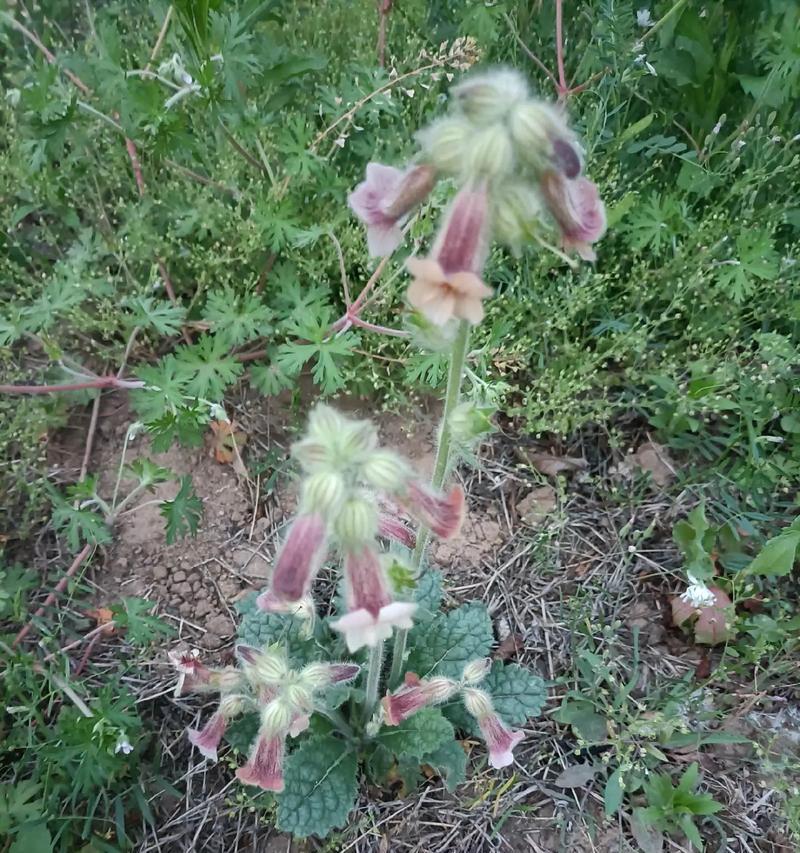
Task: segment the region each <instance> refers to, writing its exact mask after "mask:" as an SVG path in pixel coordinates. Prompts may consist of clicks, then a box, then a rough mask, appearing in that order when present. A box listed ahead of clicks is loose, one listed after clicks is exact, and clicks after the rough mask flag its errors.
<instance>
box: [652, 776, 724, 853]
mask: <svg viewBox="0 0 800 853" xmlns="http://www.w3.org/2000/svg"><path fill="white" fill-rule="evenodd" d="M698 781H699V768H698V765H697V762H694V763H693V764H691V765H689V767H688V768H687V769H686V770H685V771H684V773H683V775H682V776H681V778H680V781H679V782H678V784H677V785H676V786H673V784H672V780H671V779H670V777H669V776H667V775H666V774H661V773H660V774H657V775H655V776H653V777H652V778H651V779H649V780H648V781H647V782H645V784H644V793H645V796H646V798H647V806H646V807H645V808H641V809H637V810H636V812H635V814H636V817H637V819H638V821H639V822H640V823H641V824H643V825H644V826H645V827H648V828H652V829H655V830H659V831H662V832H676V833H681V834H683V835H685V836H686V838H687V839H688V840H689V843H690V844H691V845H692V847H693V848H694V849H695V850H703V849H704V845H703V839H702V838H701V836H700V833H699V831H698V829H697V826H696V825H695V822H694V820H695V817H703V816H707V815H713V814H716V813H717V812H718V811H719V810H720V809H721V808H722V804H721V803H718V802H716V801H715V800H714V798H713V797H712V796H711V795H710V794H704V793H699V792H698V791H697V790H696V788H697V784H698Z"/></svg>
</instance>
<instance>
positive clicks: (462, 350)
mask: <svg viewBox="0 0 800 853" xmlns="http://www.w3.org/2000/svg"><path fill="white" fill-rule="evenodd" d="M469 331H470V325H469V323H468V322H467V321H466V320H462V321H461V325H460V326H459V327H458V334H457V335H456V339H455V341H453V351H452V353H451V354H450V370H449V372H448V375H447V392H446V394H445V398H444V411H443V412H442V420H441V423H440V425H439V443H438V446H437V448H436V461H435V463H434V466H433V476H432V477H431V485H432V486H433V487H434V488H435V489H441V488H442V485H443V484H444V481H445V478H446V477H447V472H448V469H449V466H450V451H451V449H452V444H453V436H452V433H451V432H450V415H451V414H452V413H453V410H454V409H455V407H456V406H457V405H458V403H459V401H460V399H461V381H462V379H463V377H464V365H465V364H466V361H467V347H468V344H469ZM429 536H430V530H428V529H427V528H426V527H423V526H422V525H420V527H419V530H418V531H417V544H416V547H415V548H414V553H413V555H412V557H411V571H412V573H413V574H414V576H415V577H416V576H417V575H418V574H419V570H420V567H421V566H422V557H423V556H424V554H425V546H426V545H427V544H428V537H429ZM407 639H408V631H406V630H398V631H397V633H396V634H395V638H394V651H393V652H392V671H391V673H390V675H389V686H390V687H395V686H396V685H397V684H399V683H400V677H401V675H402V673H403V663H404V658H405V655H406V640H407Z"/></svg>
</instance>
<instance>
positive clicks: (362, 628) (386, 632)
mask: <svg viewBox="0 0 800 853" xmlns="http://www.w3.org/2000/svg"><path fill="white" fill-rule="evenodd" d="M416 609H417V605H416V604H411V603H407V602H404V601H395V602H393V603H392V604H388V605H386V607H381V609H380V612H379V613H378V615H377V616H373V615H372V613H370V612H369V611H368V610H364V609H361V610H353V611H351V612H350V613H348V614H346V615H345V616H342V618H341V619H338V620H337V621H336V622H334V623H332V624H331V628H333V630H334V631H339V632H340V633H342V634H344V638H345V642H346V643H347V648H348V650H349V651H350V652H351V653H352V652H357V651H358V650H359V649H360V648H362V647H363V646H370V647H372V646H376V645H377V644H378V643H379V642H381V640H388V639H389V637H391V636H392V631H393V630H394V629H395V628H405V629H409V628H413V627H414V620H413V619H412V616H413V615H414V613H415V612H416Z"/></svg>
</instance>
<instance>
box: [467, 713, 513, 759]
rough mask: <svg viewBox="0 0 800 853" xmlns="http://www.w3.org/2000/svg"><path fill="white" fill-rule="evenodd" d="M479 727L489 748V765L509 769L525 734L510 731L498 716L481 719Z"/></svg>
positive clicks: (492, 715)
mask: <svg viewBox="0 0 800 853" xmlns="http://www.w3.org/2000/svg"><path fill="white" fill-rule="evenodd" d="M478 726H479V727H480V730H481V734H482V735H483V739H484V740H485V741H486V745H487V746H488V747H489V764H491V766H492V767H494V768H496V769H499V768H501V767H508V765H509V764H511V763H512V762H513V761H514V755H513V750H514V747H515V746H516V745H517V744H518V743H519V742H520V741H521V740H522V739H523V738H524V737H525V734H524V733H523V732H519V731H514V730H513V729H510V728H509V727H508V726H507V725H506V724H505V723H504V722H503V721H502V720H501V719H500V717H498V716H497V714H489V715H487V716H485V717H482V718H479V719H478Z"/></svg>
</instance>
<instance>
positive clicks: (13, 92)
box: [6, 89, 22, 107]
mask: <svg viewBox="0 0 800 853" xmlns="http://www.w3.org/2000/svg"><path fill="white" fill-rule="evenodd" d="M21 95H22V93H21V92H20V90H19V89H9V90H8V91H7V92H6V100H7V101H8V103H9V104H10V105H11V106H12V107H16V106H17V105H18V104H19V99H20V96H21Z"/></svg>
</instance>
